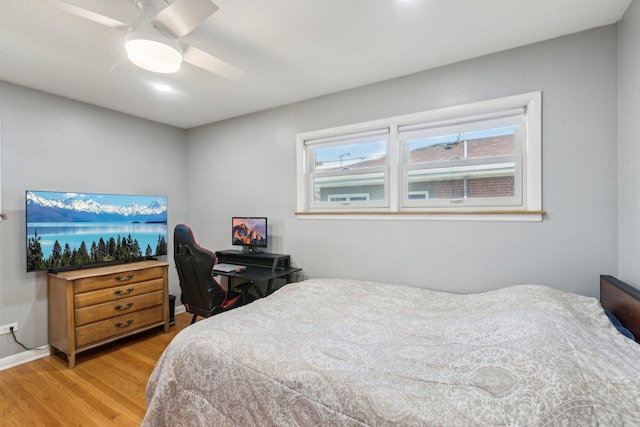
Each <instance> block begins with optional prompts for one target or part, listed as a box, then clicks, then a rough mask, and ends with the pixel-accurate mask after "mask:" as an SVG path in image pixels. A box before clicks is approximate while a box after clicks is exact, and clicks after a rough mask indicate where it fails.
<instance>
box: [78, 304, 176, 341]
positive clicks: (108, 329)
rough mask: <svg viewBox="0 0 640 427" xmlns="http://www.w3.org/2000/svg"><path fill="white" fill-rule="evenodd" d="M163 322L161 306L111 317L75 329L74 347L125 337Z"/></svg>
mask: <svg viewBox="0 0 640 427" xmlns="http://www.w3.org/2000/svg"><path fill="white" fill-rule="evenodd" d="M164 321H165V319H164V312H163V309H162V306H161V305H160V306H156V307H151V308H147V309H145V310H140V311H136V312H134V313H131V314H123V315H122V316H117V317H112V318H110V319H107V320H103V321H100V322H95V323H91V324H89V325H85V326H80V327H77V328H76V346H77V347H84V346H86V345H89V344H92V343H95V342H100V341H104V340H107V339H109V338H113V337H117V336H119V335H126V334H129V333H130V332H135V330H137V329H140V328H144V327H145V326H149V325H153V324H162V323H163V322H164Z"/></svg>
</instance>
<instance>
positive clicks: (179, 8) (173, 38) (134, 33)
mask: <svg viewBox="0 0 640 427" xmlns="http://www.w3.org/2000/svg"><path fill="white" fill-rule="evenodd" d="M48 1H49V2H51V3H53V4H54V5H55V6H56V7H58V8H59V9H62V10H64V11H66V12H69V13H72V14H74V15H77V16H81V17H83V18H85V19H89V20H91V21H94V22H97V23H99V24H102V25H107V26H109V27H112V28H116V29H119V30H126V31H127V33H126V34H125V36H124V45H125V51H126V54H127V57H128V58H129V60H130V61H131V62H132V63H133V64H134V65H136V66H138V67H140V68H143V69H145V70H148V71H152V72H156V73H175V72H177V71H178V70H179V69H180V66H181V64H182V62H183V61H184V62H188V63H190V64H192V65H195V66H196V67H199V68H202V69H204V70H207V71H209V72H212V73H214V74H217V75H220V76H222V77H225V78H227V79H229V80H233V81H237V80H239V79H240V78H241V77H242V75H243V74H244V72H243V71H242V70H240V69H238V68H236V67H234V66H233V65H230V64H228V63H226V62H224V61H222V60H221V59H218V58H216V57H215V56H213V55H211V54H209V53H207V52H205V51H203V50H200V49H198V48H196V47H194V46H190V45H188V44H186V43H184V42H183V41H181V40H180V39H181V38H182V37H184V36H185V35H187V34H189V33H190V32H191V31H193V30H194V29H195V28H196V27H197V26H198V25H200V24H201V23H203V22H204V21H205V20H206V19H207V18H208V17H209V16H211V15H212V14H213V13H215V12H216V11H217V10H218V6H216V5H215V4H214V3H212V2H211V0H176V1H174V2H173V3H169V1H168V0H131V1H133V2H134V3H135V5H136V7H137V8H138V9H139V10H140V12H142V15H140V16H139V17H138V18H137V19H135V20H134V21H133V22H132V23H131V24H129V25H127V24H124V23H122V22H119V21H117V20H115V19H112V18H110V17H108V16H104V15H101V14H98V13H96V12H93V11H90V10H88V9H84V8H81V7H79V6H76V5H74V4H71V3H67V2H66V1H64V0H48Z"/></svg>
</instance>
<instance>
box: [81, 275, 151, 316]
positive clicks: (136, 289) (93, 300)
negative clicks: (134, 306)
mask: <svg viewBox="0 0 640 427" xmlns="http://www.w3.org/2000/svg"><path fill="white" fill-rule="evenodd" d="M163 289H164V280H163V279H154V280H149V281H146V282H140V283H130V284H127V285H122V286H116V287H113V288H108V289H101V290H98V291H93V292H85V293H83V294H76V296H75V307H76V309H78V308H83V307H89V306H92V305H97V304H102V303H106V302H110V301H120V300H123V299H125V298H130V297H135V296H139V295H144V294H148V293H150V292H154V291H160V290H163Z"/></svg>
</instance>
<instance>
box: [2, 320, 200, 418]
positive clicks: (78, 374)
mask: <svg viewBox="0 0 640 427" xmlns="http://www.w3.org/2000/svg"><path fill="white" fill-rule="evenodd" d="M198 319H200V318H198ZM190 321H191V315H190V314H188V313H181V314H177V315H176V324H175V325H174V326H172V327H171V330H170V332H169V333H167V334H165V333H164V332H163V330H162V328H157V329H154V330H152V331H147V332H144V333H142V334H139V335H138V336H134V337H131V338H125V339H123V340H120V341H117V342H115V343H111V344H107V345H105V346H103V347H99V348H97V349H93V350H89V351H86V352H83V353H79V354H78V355H77V356H76V366H75V368H73V369H68V368H67V362H66V359H65V357H64V356H60V355H56V356H48V357H44V358H42V359H38V360H35V361H33V362H29V363H26V364H24V365H20V366H17V367H15V368H10V369H7V370H5V371H1V372H0V425H2V426H21V427H26V426H83V427H85V426H112V425H113V426H139V425H140V423H141V422H142V418H143V417H144V414H145V411H146V401H145V388H146V386H147V380H148V379H149V376H150V375H151V371H152V370H153V367H154V366H155V364H156V361H157V360H158V359H159V358H160V355H161V354H162V352H163V351H164V349H165V348H166V347H167V345H168V344H169V342H170V341H171V340H172V339H173V337H174V336H175V335H176V334H177V333H178V332H179V331H180V330H182V329H184V328H185V327H187V326H188V325H189V322H190Z"/></svg>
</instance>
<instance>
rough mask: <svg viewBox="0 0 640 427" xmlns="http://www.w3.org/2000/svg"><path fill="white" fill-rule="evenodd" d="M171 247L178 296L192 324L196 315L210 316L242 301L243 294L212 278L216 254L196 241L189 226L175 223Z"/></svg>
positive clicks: (233, 306)
mask: <svg viewBox="0 0 640 427" xmlns="http://www.w3.org/2000/svg"><path fill="white" fill-rule="evenodd" d="M173 247H174V252H173V259H174V261H175V264H176V270H177V271H178V279H179V280H180V290H181V291H182V298H181V299H182V302H183V303H184V306H185V309H186V310H187V312H188V313H191V314H193V318H192V319H191V323H192V324H193V323H195V321H196V318H197V317H198V316H202V317H211V316H213V315H214V314H218V313H221V312H223V311H226V310H231V309H232V308H236V307H239V306H241V305H242V304H243V303H244V301H245V300H246V298H243V295H242V294H239V293H237V292H233V291H227V290H225V289H224V288H223V287H222V286H220V283H218V281H217V280H216V279H215V278H214V273H213V266H214V265H215V263H216V254H215V253H214V252H211V251H210V250H208V249H206V248H203V247H202V246H200V245H199V244H198V243H197V242H196V239H195V237H194V236H193V231H192V230H191V227H189V226H188V225H185V224H178V225H176V228H175V229H174V232H173Z"/></svg>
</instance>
